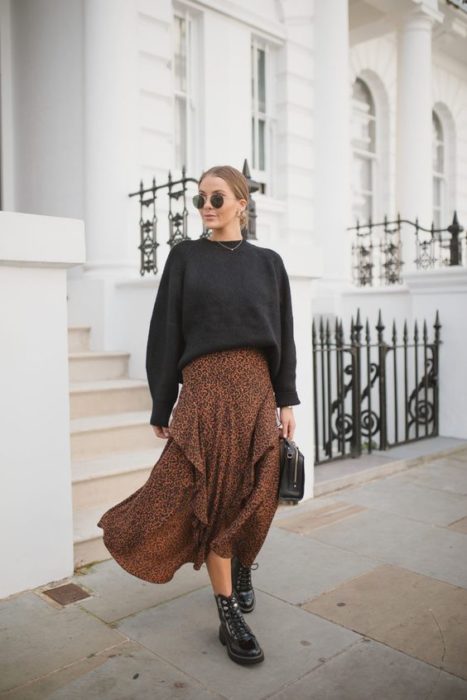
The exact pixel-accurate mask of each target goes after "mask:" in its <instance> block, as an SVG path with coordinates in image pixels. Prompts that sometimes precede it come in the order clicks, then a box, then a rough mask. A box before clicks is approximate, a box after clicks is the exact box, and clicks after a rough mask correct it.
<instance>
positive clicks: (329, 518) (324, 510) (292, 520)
mask: <svg viewBox="0 0 467 700" xmlns="http://www.w3.org/2000/svg"><path fill="white" fill-rule="evenodd" d="M317 500H318V501H319V500H320V499H317ZM362 510H366V509H365V508H364V507H362V506H356V505H352V504H350V503H344V502H343V501H333V502H331V503H328V504H327V505H321V507H319V508H315V509H314V510H312V511H311V510H309V511H302V512H300V513H297V515H289V517H288V518H282V519H281V520H280V521H277V522H275V523H274V524H275V525H277V526H278V527H281V528H283V529H284V530H290V531H291V532H296V533H297V534H302V535H306V534H308V533H309V532H311V531H312V530H316V529H317V528H319V527H326V526H327V525H332V524H333V523H338V522H341V521H342V520H345V519H346V518H351V517H352V515H356V514H357V513H360V512H361V511H362Z"/></svg>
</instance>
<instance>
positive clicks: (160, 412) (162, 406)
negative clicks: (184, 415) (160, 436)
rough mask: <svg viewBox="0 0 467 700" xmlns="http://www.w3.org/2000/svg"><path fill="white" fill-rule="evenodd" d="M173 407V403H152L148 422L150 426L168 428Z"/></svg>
mask: <svg viewBox="0 0 467 700" xmlns="http://www.w3.org/2000/svg"><path fill="white" fill-rule="evenodd" d="M173 405H174V402H173V401H154V403H153V406H152V413H151V418H150V421H149V422H150V423H151V425H159V426H161V427H166V428H168V426H169V418H170V414H171V412H172V408H173Z"/></svg>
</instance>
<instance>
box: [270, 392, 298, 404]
mask: <svg viewBox="0 0 467 700" xmlns="http://www.w3.org/2000/svg"><path fill="white" fill-rule="evenodd" d="M274 393H275V395H276V405H277V406H279V407H281V406H296V405H297V404H299V403H300V399H299V398H298V394H297V392H296V391H281V390H280V389H279V390H278V391H276V392H274Z"/></svg>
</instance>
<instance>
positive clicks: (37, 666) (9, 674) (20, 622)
mask: <svg viewBox="0 0 467 700" xmlns="http://www.w3.org/2000/svg"><path fill="white" fill-rule="evenodd" d="M0 638H1V640H2V644H1V651H0V691H4V690H8V689H10V688H14V687H15V686H17V685H20V684H21V683H26V682H27V681H30V680H32V679H34V678H37V677H39V676H42V675H44V674H46V673H50V672H51V671H54V670H56V669H58V668H61V667H62V666H64V665H65V664H69V663H72V662H73V661H76V660H77V659H80V658H83V657H86V656H87V655H88V654H95V653H96V652H98V651H101V650H102V649H106V648H108V647H111V646H114V645H115V644H119V643H121V642H122V640H124V639H125V637H124V635H122V634H121V633H120V632H118V631H117V630H114V629H111V628H110V627H108V626H107V625H105V624H104V623H103V622H101V621H100V620H98V619H97V618H95V617H94V616H93V615H91V614H90V613H88V612H86V611H85V610H82V609H80V608H79V607H77V604H76V603H74V604H72V605H69V606H67V607H64V608H59V607H58V606H57V604H53V605H52V604H50V603H48V602H46V601H45V600H43V599H42V598H41V597H39V596H38V595H37V594H35V593H32V592H30V591H28V592H26V593H22V594H20V595H18V596H15V597H14V598H7V599H5V600H3V601H0Z"/></svg>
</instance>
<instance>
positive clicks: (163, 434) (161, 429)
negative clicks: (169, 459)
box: [152, 425, 170, 440]
mask: <svg viewBox="0 0 467 700" xmlns="http://www.w3.org/2000/svg"><path fill="white" fill-rule="evenodd" d="M152 429H153V430H154V432H155V433H156V435H157V437H158V438H164V439H165V440H167V438H168V437H169V435H170V432H169V429H168V428H167V427H166V426H161V425H153V426H152Z"/></svg>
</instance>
